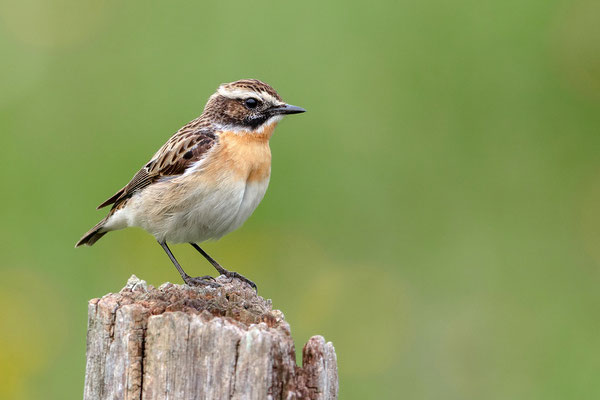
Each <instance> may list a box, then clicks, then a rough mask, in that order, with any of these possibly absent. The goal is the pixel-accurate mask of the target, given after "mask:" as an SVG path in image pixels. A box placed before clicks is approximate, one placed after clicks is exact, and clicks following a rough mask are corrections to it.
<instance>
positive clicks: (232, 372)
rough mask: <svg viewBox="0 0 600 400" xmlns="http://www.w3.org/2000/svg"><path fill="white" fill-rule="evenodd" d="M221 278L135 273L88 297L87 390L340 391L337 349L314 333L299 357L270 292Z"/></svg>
mask: <svg viewBox="0 0 600 400" xmlns="http://www.w3.org/2000/svg"><path fill="white" fill-rule="evenodd" d="M217 282H218V283H220V284H221V287H219V288H210V287H190V286H187V285H175V284H171V283H165V284H163V285H162V286H160V287H159V288H154V287H152V286H149V285H147V284H146V282H145V281H143V280H140V279H138V278H137V277H136V276H135V275H133V276H132V277H131V278H130V279H129V280H128V282H127V285H126V286H125V287H124V288H123V289H122V290H121V291H120V292H119V293H110V294H107V295H106V296H104V297H102V298H101V299H92V300H90V302H89V305H88V330H87V362H86V373H85V388H84V396H83V397H84V400H101V399H110V400H113V399H127V400H129V399H144V400H150V399H185V400H188V399H261V400H263V399H286V400H287V399H323V400H325V399H337V394H338V377H337V364H336V354H335V349H334V348H333V345H332V344H331V343H325V340H324V339H323V337H322V336H313V337H312V338H310V340H309V341H308V342H307V343H306V345H305V346H304V349H303V351H302V367H298V366H297V365H296V357H295V349H294V342H293V340H292V337H291V334H290V327H289V325H288V323H287V322H286V321H285V320H284V318H283V314H282V313H281V311H279V310H273V309H272V307H271V301H270V300H265V299H263V298H262V297H260V296H258V295H257V294H256V293H255V291H254V290H253V289H252V288H250V287H249V286H248V285H247V284H245V283H243V282H241V281H239V280H238V279H233V280H230V279H229V278H226V277H224V276H220V277H219V278H217Z"/></svg>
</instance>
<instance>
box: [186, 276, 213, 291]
mask: <svg viewBox="0 0 600 400" xmlns="http://www.w3.org/2000/svg"><path fill="white" fill-rule="evenodd" d="M183 281H184V282H185V283H186V284H187V285H188V286H210V287H214V288H217V287H220V286H221V285H220V284H218V283H217V282H215V278H213V277H212V276H210V275H204V276H197V277H191V276H189V275H188V276H185V277H184V278H183Z"/></svg>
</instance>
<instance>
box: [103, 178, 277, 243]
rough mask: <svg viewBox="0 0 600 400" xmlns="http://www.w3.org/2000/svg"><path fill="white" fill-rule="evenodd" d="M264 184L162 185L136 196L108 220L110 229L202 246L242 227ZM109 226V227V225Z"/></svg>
mask: <svg viewBox="0 0 600 400" xmlns="http://www.w3.org/2000/svg"><path fill="white" fill-rule="evenodd" d="M268 185H269V179H268V178H267V179H265V180H263V181H262V182H256V181H255V182H244V181H237V182H231V181H230V182H221V183H219V184H218V185H217V186H214V185H211V186H207V185H202V184H200V185H197V186H195V187H193V188H190V187H189V185H181V184H179V185H178V184H177V183H176V182H173V181H167V182H161V183H160V184H155V185H154V187H152V188H148V189H150V190H148V189H147V190H144V191H143V192H142V193H140V194H139V195H136V196H134V197H133V198H132V199H131V201H130V204H128V205H127V207H125V208H124V209H122V210H119V211H117V212H116V213H115V214H114V215H113V217H111V220H110V221H109V223H110V227H108V226H107V228H109V229H110V230H112V229H120V228H124V227H126V226H137V227H140V228H142V229H144V230H146V231H148V232H149V233H151V234H152V235H154V237H156V239H157V240H159V241H163V240H164V241H167V242H170V243H186V242H194V243H200V242H203V241H206V240H209V239H219V238H220V237H222V236H223V235H226V234H227V233H229V232H232V231H234V230H235V229H237V228H239V227H240V226H241V225H242V224H243V223H244V222H245V221H246V220H247V219H248V217H249V216H250V215H251V214H252V213H253V212H254V210H255V209H256V207H257V206H258V204H259V203H260V201H261V200H262V198H263V197H264V195H265V192H266V190H267V186H268ZM107 225H108V224H107Z"/></svg>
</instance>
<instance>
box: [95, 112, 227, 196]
mask: <svg viewBox="0 0 600 400" xmlns="http://www.w3.org/2000/svg"><path fill="white" fill-rule="evenodd" d="M194 122H197V121H192V122H190V123H189V124H188V125H186V126H184V127H183V128H181V129H180V130H179V131H178V132H177V133H176V134H175V135H173V136H172V137H171V138H170V139H169V140H168V141H167V143H165V144H164V145H163V146H162V147H161V148H160V150H158V151H157V152H156V154H155V155H154V156H153V157H152V159H151V160H150V161H149V162H148V163H147V164H146V165H145V166H144V167H143V168H142V169H140V170H139V171H138V172H137V173H136V174H135V175H134V176H133V178H132V179H131V181H130V182H129V183H128V184H127V185H126V186H124V187H123V188H122V189H121V190H119V191H118V192H117V193H115V194H114V195H113V196H112V197H110V198H109V199H108V200H106V201H105V202H103V203H102V204H100V205H99V206H98V208H102V207H106V206H108V205H110V204H113V208H115V207H117V206H118V205H119V204H120V203H121V202H122V201H123V200H125V199H128V198H129V197H131V196H132V195H133V194H134V193H136V192H138V191H140V190H143V189H144V188H145V187H147V186H148V185H151V184H152V183H154V182H156V181H158V180H160V179H162V178H165V177H170V176H177V175H181V174H183V173H184V172H185V171H186V170H187V169H188V168H189V167H190V166H191V165H193V164H194V163H195V162H197V161H200V160H201V159H202V158H204V157H205V156H206V153H207V152H208V151H209V150H210V149H211V148H212V147H213V146H214V145H215V144H216V143H217V136H216V135H215V134H214V130H213V129H210V128H207V127H198V126H197V125H194Z"/></svg>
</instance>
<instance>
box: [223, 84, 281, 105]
mask: <svg viewBox="0 0 600 400" xmlns="http://www.w3.org/2000/svg"><path fill="white" fill-rule="evenodd" d="M217 92H218V93H219V94H220V95H221V96H223V97H227V98H229V99H247V98H249V97H258V98H260V99H261V100H263V101H264V102H267V103H271V104H274V105H282V104H285V103H283V102H282V101H279V100H277V99H276V98H275V97H274V96H272V95H270V94H269V93H267V92H253V91H249V90H243V89H237V88H236V89H229V88H225V87H224V86H219V89H217Z"/></svg>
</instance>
